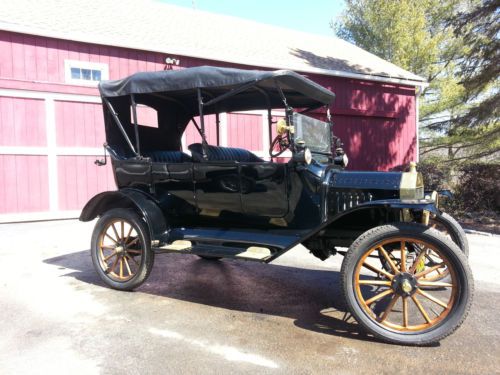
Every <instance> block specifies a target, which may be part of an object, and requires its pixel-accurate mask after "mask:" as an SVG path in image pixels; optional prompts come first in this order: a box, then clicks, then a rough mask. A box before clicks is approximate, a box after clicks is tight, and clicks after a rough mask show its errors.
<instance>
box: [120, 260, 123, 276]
mask: <svg viewBox="0 0 500 375" xmlns="http://www.w3.org/2000/svg"><path fill="white" fill-rule="evenodd" d="M120 277H123V258H120Z"/></svg>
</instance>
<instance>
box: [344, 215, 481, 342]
mask: <svg viewBox="0 0 500 375" xmlns="http://www.w3.org/2000/svg"><path fill="white" fill-rule="evenodd" d="M398 241H399V242H400V243H402V245H401V248H402V249H403V248H404V246H410V245H412V244H418V245H419V246H422V251H421V252H422V259H423V255H424V254H426V251H427V250H426V249H434V250H435V251H436V254H439V255H440V256H441V257H442V258H441V259H442V260H443V262H446V265H447V267H448V268H449V269H450V270H451V273H450V275H453V276H452V279H453V286H451V285H450V286H449V289H447V291H448V292H449V294H450V297H449V300H448V303H447V304H445V306H443V307H441V308H438V307H437V306H436V307H431V309H430V310H427V311H426V313H427V317H426V316H425V315H424V313H422V311H421V310H420V308H418V305H417V303H420V305H421V306H422V301H423V302H426V303H428V304H430V305H432V304H433V303H436V302H435V301H432V300H429V299H427V297H425V294H427V295H430V293H435V292H434V291H427V290H425V291H424V290H423V289H421V287H420V284H421V283H422V284H423V283H426V284H428V283H429V282H428V281H426V280H427V275H425V276H424V275H422V273H424V274H425V272H422V271H419V273H416V271H415V269H416V263H417V262H418V261H417V260H416V259H415V260H414V265H412V267H410V268H408V267H407V266H406V265H405V266H404V267H405V268H404V269H402V271H404V272H402V271H401V266H399V267H400V270H399V271H400V272H399V273H398V272H397V268H398V267H397V266H395V271H394V275H392V278H389V277H387V276H385V275H384V273H387V272H386V271H385V270H383V269H382V273H378V271H377V272H373V273H374V274H375V276H366V272H364V271H365V268H368V267H366V264H367V263H368V262H370V261H371V258H368V256H369V255H370V254H373V251H375V250H374V249H376V251H377V253H380V252H382V250H383V246H385V244H394V243H397V242H398ZM412 241H415V242H412ZM405 244H406V245H405ZM382 245H383V246H382ZM424 246H428V247H424ZM381 247H382V249H381ZM384 251H385V250H384ZM400 253H401V256H402V255H403V253H405V254H406V251H403V250H401V252H400ZM371 257H373V255H371ZM375 258H376V257H375ZM373 261H374V262H378V260H373ZM402 263H404V264H406V262H404V261H400V264H402ZM378 264H379V265H380V263H378ZM379 267H380V266H379ZM412 268H413V270H412ZM368 269H369V268H368ZM377 274H378V275H379V276H377ZM380 275H381V276H380ZM419 275H420V276H419ZM360 276H362V277H363V278H366V277H371V279H367V280H365V279H362V278H361V277H360ZM396 276H397V277H396ZM406 277H407V278H408V280H409V281H411V283H410V282H408V283H407V284H405V285H404V288H403V287H402V284H398V283H397V282H396V281H398V280H404V278H406ZM376 283H378V284H376ZM382 283H386V284H385V285H387V286H385V287H384V286H380V285H382ZM437 283H441V284H444V282H443V281H437ZM366 284H368V285H366ZM341 285H342V292H343V294H344V298H345V301H346V305H347V308H348V309H349V311H350V312H351V314H352V315H353V317H354V318H355V319H356V320H357V321H358V323H359V324H360V326H361V327H363V328H364V329H365V330H366V331H368V332H369V333H371V334H373V335H374V336H375V337H377V338H379V339H381V340H383V341H386V342H389V343H395V344H403V345H427V344H431V343H435V342H438V341H440V340H442V339H443V338H445V337H446V336H448V335H450V334H451V333H453V332H454V331H455V330H456V329H457V328H458V327H459V326H460V325H461V324H462V323H463V321H464V320H465V318H466V316H467V314H468V312H469V310H470V307H471V303H472V297H473V291H474V283H473V278H472V273H471V270H470V267H469V265H468V263H467V258H466V257H465V254H464V253H463V252H462V251H461V250H460V249H459V248H458V247H457V245H456V244H454V243H453V242H452V241H450V240H449V239H448V238H445V237H443V236H442V235H441V234H440V233H439V232H437V231H436V230H434V229H432V228H429V227H426V226H424V225H421V224H414V223H395V224H390V225H383V226H380V227H376V228H373V229H370V230H368V231H367V232H365V233H363V234H362V235H361V236H359V237H358V238H357V239H356V240H355V241H354V242H353V243H352V245H351V247H350V248H349V250H348V252H347V254H346V256H345V259H344V261H343V263H342V269H341ZM373 285H376V286H375V287H373ZM408 285H410V286H411V287H412V289H411V291H410V292H408V290H409V288H408V289H407V288H406V287H407V286H408ZM380 288H385V290H383V292H381V293H380V290H381V289H380ZM367 289H368V290H369V289H376V290H372V291H369V292H371V293H377V294H375V297H371V295H368V297H370V298H368V299H366V297H365V296H364V293H365V291H366V290H367ZM442 289H443V290H444V289H446V288H442ZM385 292H387V293H389V294H385V295H384V293H385ZM408 293H410V294H408ZM421 293H422V294H421ZM381 295H384V296H383V297H378V296H381ZM377 297H378V298H377ZM414 297H415V299H417V302H415V301H413V298H414ZM417 297H419V298H422V301H418V299H419V298H417ZM432 297H434V298H435V296H432ZM375 298H377V299H375ZM386 298H389V299H390V301H389V302H388V303H386V304H385V305H384V304H383V301H384V299H386ZM424 298H425V299H424ZM438 299H439V298H438ZM370 300H371V302H370ZM393 300H394V302H393ZM397 300H399V301H400V302H401V305H402V308H401V309H400V310H401V311H406V314H404V313H403V312H401V314H402V315H403V316H405V317H406V320H405V318H404V317H402V318H401V320H402V321H403V323H402V324H401V325H398V323H393V322H392V318H391V321H389V317H390V316H391V314H396V313H398V314H399V312H400V311H399V310H394V306H396V305H395V301H397ZM410 302H411V306H412V307H413V310H412V311H411V313H414V315H412V316H411V319H416V318H418V316H420V319H421V320H424V323H423V324H422V323H420V322H416V323H417V324H410V323H409V322H410V318H409V313H410V310H409V309H410V307H411V306H410V304H409V303H410ZM439 302H441V303H444V302H443V301H442V300H440V301H439ZM379 303H380V304H381V305H382V309H383V310H384V311H383V313H382V314H380V315H379V312H378V311H377V309H378V304H379ZM373 305H374V307H372V306H373ZM403 305H405V306H403ZM432 306H434V305H432ZM382 309H379V311H381V310H382ZM440 309H443V310H442V311H441V312H440V313H439V312H436V313H435V310H440ZM424 310H425V309H424ZM415 311H417V312H418V313H417V312H415ZM429 311H430V312H431V313H432V314H433V316H432V319H431V314H429ZM386 314H387V315H386ZM434 314H435V315H436V317H434ZM424 318H425V319H424ZM412 323H413V322H412Z"/></svg>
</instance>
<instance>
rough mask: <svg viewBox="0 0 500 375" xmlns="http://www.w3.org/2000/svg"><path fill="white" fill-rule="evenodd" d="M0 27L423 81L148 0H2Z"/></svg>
mask: <svg viewBox="0 0 500 375" xmlns="http://www.w3.org/2000/svg"><path fill="white" fill-rule="evenodd" d="M0 29H3V30H8V31H14V32H21V33H27V34H35V35H43V36H48V37H53V38H60V39H69V40H75V41H80V42H87V43H95V44H102V45H111V46H118V47H126V48H133V49H140V50H146V51H155V52H162V53H168V54H175V55H182V56H190V57H199V58H204V59H210V60H218V61H225V62H231V63H237V64H245V65H251V66H257V67H267V68H277V69H290V70H295V71H299V72H305V73H321V74H328V75H337V76H353V77H355V76H356V75H360V76H359V78H364V79H374V80H386V79H395V80H396V81H401V83H406V84H410V85H421V84H422V83H423V82H424V79H423V78H421V77H419V76H417V75H415V74H413V73H410V72H408V71H406V70H404V69H402V68H400V67H398V66H396V65H394V64H392V63H390V62H388V61H385V60H383V59H381V58H379V57H377V56H375V55H373V54H371V53H369V52H367V51H365V50H363V49H361V48H358V47H356V46H354V45H352V44H350V43H348V42H346V41H343V40H341V39H339V38H336V37H333V36H332V37H326V36H321V35H315V34H308V33H304V32H299V31H295V30H290V29H285V28H281V27H276V26H272V25H266V24H261V23H257V22H254V21H249V20H244V19H240V18H236V17H231V16H225V15H219V14H214V13H208V12H204V11H200V10H193V9H189V8H182V7H178V6H174V5H170V4H165V3H161V2H158V1H153V0H143V1H137V0H99V1H94V2H74V1H64V0H39V1H30V0H15V1H8V2H6V3H4V4H2V7H0Z"/></svg>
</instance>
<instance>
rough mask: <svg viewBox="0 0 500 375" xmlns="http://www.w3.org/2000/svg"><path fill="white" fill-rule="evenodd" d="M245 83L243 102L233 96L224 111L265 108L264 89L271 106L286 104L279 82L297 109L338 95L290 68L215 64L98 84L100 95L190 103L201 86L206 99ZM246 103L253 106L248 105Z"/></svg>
mask: <svg viewBox="0 0 500 375" xmlns="http://www.w3.org/2000/svg"><path fill="white" fill-rule="evenodd" d="M243 85H248V86H249V87H248V90H244V91H243V92H242V93H241V94H238V95H239V96H240V98H241V101H240V100H235V99H230V101H231V102H232V103H233V105H229V106H227V105H226V106H223V107H226V108H224V109H225V110H243V109H252V108H251V107H261V108H265V107H266V106H265V105H263V103H264V102H265V101H264V98H265V94H263V92H265V93H266V94H267V95H268V97H269V100H270V102H271V105H272V107H280V106H282V105H283V103H282V101H281V99H280V98H279V93H278V91H277V85H279V87H280V88H281V89H282V90H283V92H284V93H285V94H286V97H287V100H288V102H289V103H288V104H289V105H291V106H292V107H296V108H300V107H302V108H305V107H312V106H318V105H322V104H330V103H331V102H332V101H333V100H334V99H335V94H334V93H332V92H331V91H329V90H327V89H325V88H324V87H322V86H320V85H318V84H317V83H315V82H313V81H311V80H310V79H307V78H305V77H303V76H301V75H300V74H297V73H295V72H292V71H289V70H276V71H261V70H243V69H234V68H219V67H212V66H200V67H194V68H187V69H182V70H164V71H158V72H140V73H135V74H133V75H131V76H129V77H127V78H124V79H119V80H115V81H103V82H101V83H100V84H99V90H100V93H101V96H103V97H106V98H113V97H120V96H125V95H130V94H139V95H140V94H157V95H162V94H163V95H164V96H165V97H169V98H172V99H177V100H182V101H184V102H186V100H187V101H188V102H189V99H188V98H193V97H194V96H195V95H194V94H195V93H196V92H197V90H198V88H200V89H202V90H203V92H204V93H206V95H204V96H207V95H208V98H206V99H205V102H206V101H207V100H208V99H209V98H210V97H212V98H213V97H216V96H218V95H221V94H224V93H227V92H229V91H231V90H235V89H238V88H240V87H241V86H243ZM243 101H244V103H243ZM245 103H246V105H245ZM185 104H186V106H187V107H196V108H197V105H196V106H192V105H190V103H185ZM193 104H194V103H193ZM247 106H248V107H250V108H245V107H247ZM207 112H210V111H207Z"/></svg>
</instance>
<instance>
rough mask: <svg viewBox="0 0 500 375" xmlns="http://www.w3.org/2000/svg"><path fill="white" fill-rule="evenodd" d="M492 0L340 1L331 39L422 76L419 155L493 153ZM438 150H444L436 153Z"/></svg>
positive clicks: (496, 65) (498, 141)
mask: <svg viewBox="0 0 500 375" xmlns="http://www.w3.org/2000/svg"><path fill="white" fill-rule="evenodd" d="M499 4H500V1H499V0H483V1H480V0H400V1H394V0H347V1H346V10H345V11H344V12H343V14H342V15H341V17H340V19H339V20H338V21H337V22H336V23H334V24H333V25H332V27H333V28H334V30H335V32H336V34H337V35H338V36H339V37H341V38H343V39H346V40H348V41H350V42H352V43H354V44H356V45H358V46H360V47H361V48H363V49H366V50H367V51H370V52H372V53H374V54H376V55H378V56H380V57H382V58H384V59H386V60H388V61H391V62H393V63H394V64H396V65H399V66H401V67H402V68H404V69H407V70H409V71H412V72H413V73H416V74H418V75H420V76H422V77H424V78H425V79H426V80H427V81H428V83H429V86H428V87H427V88H425V89H424V90H423V92H422V100H421V105H420V124H419V125H420V134H421V137H422V138H421V149H422V154H430V155H435V153H436V152H437V153H438V155H439V154H440V155H441V156H445V157H447V158H448V160H447V161H450V160H452V161H456V160H462V159H468V158H469V159H470V158H473V157H482V156H488V155H491V154H494V153H495V152H496V151H497V150H500V137H499V133H500V126H499V124H498V118H499V113H498V111H499V108H500V98H499V94H500V90H499V89H500V85H499V84H498V76H499V74H498V73H499V69H500V61H498V60H499V59H498V54H499V51H500V48H499V47H500V46H499V44H498V36H499V35H500V31H499V29H498V27H499V26H498V25H499V19H500V17H499V14H498V7H499ZM442 151H444V153H443V152H442Z"/></svg>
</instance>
